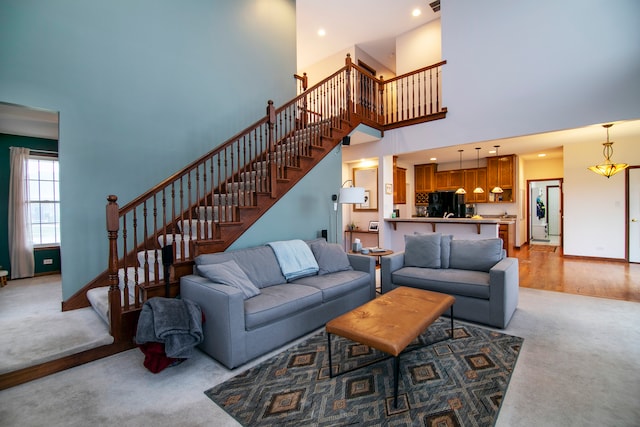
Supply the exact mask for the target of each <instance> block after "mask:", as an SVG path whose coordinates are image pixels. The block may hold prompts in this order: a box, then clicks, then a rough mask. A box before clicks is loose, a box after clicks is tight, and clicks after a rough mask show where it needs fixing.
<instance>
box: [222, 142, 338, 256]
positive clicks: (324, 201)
mask: <svg viewBox="0 0 640 427" xmlns="http://www.w3.org/2000/svg"><path fill="white" fill-rule="evenodd" d="M341 148H342V146H341V145H338V146H337V147H336V148H334V149H333V150H332V152H331V153H329V154H328V155H327V157H325V158H324V159H323V160H322V161H321V162H320V163H319V164H318V165H317V166H316V167H315V168H313V169H312V170H311V172H309V173H308V174H307V175H306V176H305V177H304V178H302V180H301V181H300V183H299V184H298V185H296V186H295V187H294V188H292V189H291V190H290V191H289V192H288V193H287V194H286V195H285V196H284V197H283V198H282V200H281V201H280V202H279V203H278V204H277V205H276V206H274V207H273V208H271V209H269V211H268V212H267V213H265V214H264V215H263V216H262V217H261V218H260V219H259V220H258V222H256V224H255V225H254V226H253V227H251V229H250V230H248V231H247V232H246V233H244V234H243V235H242V236H241V237H240V238H239V239H238V240H236V242H235V243H234V244H233V245H231V247H230V249H240V248H247V247H251V246H256V245H263V244H265V243H267V242H271V241H277V240H289V239H304V240H308V239H315V238H316V237H320V231H321V230H322V229H325V230H327V232H328V240H329V241H330V242H335V241H336V237H335V223H336V212H335V211H334V210H333V202H332V201H331V195H332V194H336V193H337V192H338V191H339V189H340V184H341V182H340V179H341V177H342V175H341V174H342V150H341ZM338 209H339V210H340V213H341V212H342V210H341V208H338ZM341 216H342V215H340V217H341ZM338 221H339V222H338V224H341V221H342V218H339V219H338ZM338 229H339V230H341V229H342V228H341V227H340V226H339V228H338ZM339 239H340V241H341V239H342V235H341V233H340V236H339Z"/></svg>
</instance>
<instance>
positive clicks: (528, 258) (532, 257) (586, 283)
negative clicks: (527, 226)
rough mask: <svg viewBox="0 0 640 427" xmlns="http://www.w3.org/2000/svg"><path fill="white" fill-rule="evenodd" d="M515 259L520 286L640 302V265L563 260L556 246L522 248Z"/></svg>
mask: <svg viewBox="0 0 640 427" xmlns="http://www.w3.org/2000/svg"><path fill="white" fill-rule="evenodd" d="M552 248H556V249H555V251H551V250H552ZM515 256H516V257H517V258H518V259H519V263H520V287H523V288H534V289H543V290H547V291H557V292H566V293H570V294H579V295H588V296H593V297H601V298H610V299H618V300H624V301H634V302H640V264H629V263H626V262H615V261H601V260H593V259H589V258H584V259H583V258H573V257H569V258H565V257H564V256H563V254H562V248H560V247H557V246H548V247H545V246H535V245H534V246H532V247H530V246H529V245H524V246H522V247H521V248H520V249H516V250H515Z"/></svg>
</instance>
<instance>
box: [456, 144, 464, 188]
mask: <svg viewBox="0 0 640 427" xmlns="http://www.w3.org/2000/svg"><path fill="white" fill-rule="evenodd" d="M463 151H464V150H458V153H460V175H461V176H462V180H463V181H464V175H462V152H463ZM456 194H467V192H466V191H465V189H464V185H463V186H461V187H460V188H458V189H457V190H456Z"/></svg>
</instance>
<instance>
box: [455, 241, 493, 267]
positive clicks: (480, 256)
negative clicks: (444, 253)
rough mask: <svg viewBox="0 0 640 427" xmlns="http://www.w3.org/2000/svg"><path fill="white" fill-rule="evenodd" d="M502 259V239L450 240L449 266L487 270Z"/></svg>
mask: <svg viewBox="0 0 640 427" xmlns="http://www.w3.org/2000/svg"><path fill="white" fill-rule="evenodd" d="M501 259H502V239H498V238H493V239H480V240H452V241H451V259H450V262H449V267H450V268H455V269H459V270H472V271H484V272H487V273H488V272H489V270H491V267H493V266H494V265H496V264H497V263H498V261H500V260H501Z"/></svg>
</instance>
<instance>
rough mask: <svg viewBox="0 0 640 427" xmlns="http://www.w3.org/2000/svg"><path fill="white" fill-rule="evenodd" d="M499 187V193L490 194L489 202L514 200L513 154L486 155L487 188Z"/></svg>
mask: <svg viewBox="0 0 640 427" xmlns="http://www.w3.org/2000/svg"><path fill="white" fill-rule="evenodd" d="M494 187H500V188H502V190H503V191H504V192H503V193H501V194H491V195H490V196H489V202H515V201H516V200H515V194H516V192H515V156H514V155H508V156H499V157H487V188H488V189H489V191H491V189H492V188H494Z"/></svg>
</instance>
